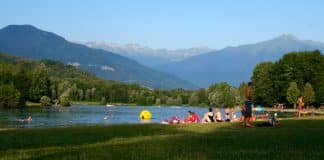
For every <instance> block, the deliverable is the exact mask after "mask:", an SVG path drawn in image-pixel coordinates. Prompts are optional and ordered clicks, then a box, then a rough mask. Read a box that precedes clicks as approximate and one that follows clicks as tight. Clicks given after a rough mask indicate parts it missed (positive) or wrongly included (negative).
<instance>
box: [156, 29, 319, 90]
mask: <svg viewBox="0 0 324 160" xmlns="http://www.w3.org/2000/svg"><path fill="white" fill-rule="evenodd" d="M306 50H320V51H322V53H323V51H324V43H321V42H316V41H311V40H300V39H299V38H297V37H295V36H293V35H291V34H285V35H281V36H279V37H276V38H274V39H271V40H268V41H263V42H259V43H255V44H248V45H241V46H237V47H227V48H224V49H221V50H217V51H212V52H209V53H205V54H200V55H197V56H192V57H190V58H188V59H185V60H183V61H180V62H171V63H169V64H164V65H160V66H157V67H155V69H158V70H160V71H164V72H168V73H171V74H174V75H177V76H179V77H180V78H183V79H185V80H188V81H190V82H192V83H194V84H196V85H198V86H200V87H207V86H208V85H210V84H212V83H215V82H229V83H230V84H232V85H236V86H238V85H239V84H240V83H241V82H243V81H245V82H247V81H249V79H250V77H251V75H252V72H253V68H254V67H255V65H256V64H258V63H260V62H262V61H275V60H278V59H279V58H280V57H281V56H283V55H284V54H286V53H288V52H292V51H306Z"/></svg>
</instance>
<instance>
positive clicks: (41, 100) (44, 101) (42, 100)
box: [39, 96, 52, 107]
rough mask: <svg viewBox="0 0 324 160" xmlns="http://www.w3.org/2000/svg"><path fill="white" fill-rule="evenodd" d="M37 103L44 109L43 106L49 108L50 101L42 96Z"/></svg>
mask: <svg viewBox="0 0 324 160" xmlns="http://www.w3.org/2000/svg"><path fill="white" fill-rule="evenodd" d="M39 103H40V104H41V106H43V107H45V106H51V105H52V104H51V99H50V98H49V97H47V96H42V97H41V98H40V100H39Z"/></svg>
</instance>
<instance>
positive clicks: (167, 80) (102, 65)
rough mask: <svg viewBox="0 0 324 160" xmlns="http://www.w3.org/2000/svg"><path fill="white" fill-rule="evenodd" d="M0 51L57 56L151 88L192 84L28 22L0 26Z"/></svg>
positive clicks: (188, 86) (108, 76) (189, 85)
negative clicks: (66, 38) (1, 27)
mask: <svg viewBox="0 0 324 160" xmlns="http://www.w3.org/2000/svg"><path fill="white" fill-rule="evenodd" d="M0 51H2V52H5V53H9V54H13V55H16V56H23V57H26V58H32V59H53V60H59V61H62V62H64V63H65V64H70V65H73V66H77V67H81V68H83V69H86V70H88V71H90V72H92V73H95V74H97V75H98V76H99V77H102V78H105V79H109V80H116V81H123V82H132V83H139V84H142V85H144V86H148V87H152V88H163V89H169V88H180V87H182V88H195V86H194V85H193V84H191V83H189V82H187V81H185V80H182V79H180V78H178V77H175V76H173V75H171V74H167V73H163V72H160V71H156V70H154V69H151V68H148V67H145V66H143V65H141V64H139V63H138V62H136V61H134V60H131V59H129V58H125V57H123V56H120V55H118V54H114V53H112V52H108V51H104V50H101V49H93V48H89V47H87V46H85V45H80V44H76V43H71V42H69V41H67V40H65V39H64V38H63V37H60V36H58V35H56V34H54V33H51V32H46V31H42V30H40V29H38V28H36V27H34V26H31V25H9V26H7V27H4V28H3V29H1V30H0Z"/></svg>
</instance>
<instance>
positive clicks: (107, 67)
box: [100, 65, 115, 72]
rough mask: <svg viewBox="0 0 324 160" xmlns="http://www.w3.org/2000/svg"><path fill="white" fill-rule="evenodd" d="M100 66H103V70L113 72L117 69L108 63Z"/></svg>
mask: <svg viewBox="0 0 324 160" xmlns="http://www.w3.org/2000/svg"><path fill="white" fill-rule="evenodd" d="M100 68H101V70H103V71H112V72H114V71H115V69H114V68H113V67H110V66H107V65H103V66H101V67H100Z"/></svg>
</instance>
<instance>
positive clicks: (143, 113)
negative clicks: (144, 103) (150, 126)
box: [139, 109, 152, 119]
mask: <svg viewBox="0 0 324 160" xmlns="http://www.w3.org/2000/svg"><path fill="white" fill-rule="evenodd" d="M139 116H140V118H141V119H151V118H152V114H151V112H150V111H149V110H146V109H145V110H142V111H141V113H140V115H139Z"/></svg>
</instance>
